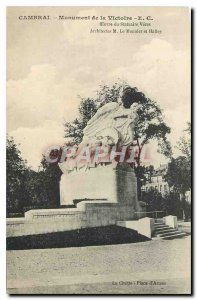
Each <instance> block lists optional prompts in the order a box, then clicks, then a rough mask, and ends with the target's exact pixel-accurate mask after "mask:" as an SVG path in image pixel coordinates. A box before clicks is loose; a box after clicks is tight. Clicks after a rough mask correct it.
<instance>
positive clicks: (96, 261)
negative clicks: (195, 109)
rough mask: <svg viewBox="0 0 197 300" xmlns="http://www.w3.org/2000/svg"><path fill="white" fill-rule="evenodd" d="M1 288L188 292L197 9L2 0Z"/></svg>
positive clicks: (11, 291) (99, 292)
mask: <svg viewBox="0 0 197 300" xmlns="http://www.w3.org/2000/svg"><path fill="white" fill-rule="evenodd" d="M6 216H7V220H6V227H7V292H8V293H9V294H80V295H83V294H91V295H103V294H108V295H110V294H113V295H117V294H118V295H121V294H122V295H132V294H136V295H142V294H143V295H160V294H161V295H169V294H172V295H177V294H179V295H180V294H191V11H190V9H189V8H187V7H68V6H67V7H55V6H54V7H46V6H45V7H22V6H19V7H7V211H6Z"/></svg>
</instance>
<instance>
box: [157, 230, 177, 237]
mask: <svg viewBox="0 0 197 300" xmlns="http://www.w3.org/2000/svg"><path fill="white" fill-rule="evenodd" d="M176 233H180V231H178V230H176V229H174V230H169V231H167V232H164V233H161V234H159V236H160V237H164V236H169V235H173V234H176Z"/></svg>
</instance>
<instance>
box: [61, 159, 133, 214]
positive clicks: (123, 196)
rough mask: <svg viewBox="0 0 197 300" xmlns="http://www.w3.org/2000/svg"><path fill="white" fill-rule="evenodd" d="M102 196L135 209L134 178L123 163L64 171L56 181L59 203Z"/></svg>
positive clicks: (129, 168) (128, 167)
mask: <svg viewBox="0 0 197 300" xmlns="http://www.w3.org/2000/svg"><path fill="white" fill-rule="evenodd" d="M85 199H86V200H99V199H102V200H103V199H105V200H107V201H110V202H111V203H119V204H120V205H122V206H125V205H126V206H130V207H133V209H135V210H136V208H137V180H136V176H135V173H134V170H133V169H132V168H131V167H130V166H129V165H128V164H126V163H119V164H118V165H117V166H114V165H113V164H109V165H98V166H97V167H95V168H90V169H85V168H83V169H80V170H74V171H72V172H70V173H64V174H63V175H62V177H61V181H60V204H61V205H70V204H73V200H85Z"/></svg>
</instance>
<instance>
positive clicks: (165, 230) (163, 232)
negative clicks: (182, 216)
mask: <svg viewBox="0 0 197 300" xmlns="http://www.w3.org/2000/svg"><path fill="white" fill-rule="evenodd" d="M174 231H177V230H176V229H174V228H168V229H163V230H156V231H155V234H156V235H162V234H165V233H168V232H174Z"/></svg>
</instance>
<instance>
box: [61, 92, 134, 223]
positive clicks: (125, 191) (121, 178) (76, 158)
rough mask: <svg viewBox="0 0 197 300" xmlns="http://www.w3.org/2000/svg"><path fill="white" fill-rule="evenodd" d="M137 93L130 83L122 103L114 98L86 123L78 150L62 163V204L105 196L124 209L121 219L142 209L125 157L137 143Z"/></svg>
mask: <svg viewBox="0 0 197 300" xmlns="http://www.w3.org/2000/svg"><path fill="white" fill-rule="evenodd" d="M138 94H140V93H138V92H136V91H135V89H132V88H130V87H127V88H125V89H124V91H123V94H122V97H121V103H115V102H111V103H107V104H105V105H104V106H102V107H101V108H99V109H98V111H97V113H96V114H95V115H94V116H93V117H92V118H91V119H90V121H89V122H88V123H87V126H86V127H85V129H84V131H83V133H84V137H83V141H82V143H81V144H80V145H79V146H78V147H77V151H76V152H75V154H73V155H72V156H70V157H69V158H68V159H66V160H65V161H64V162H62V163H59V167H60V169H61V170H62V172H63V174H62V177H61V181H60V203H61V205H72V204H73V201H74V200H78V202H79V201H87V202H89V201H92V202H93V203H96V202H99V200H100V201H101V200H102V202H103V201H106V202H107V203H111V204H116V208H117V214H118V210H119V211H120V210H122V209H123V210H124V211H125V216H122V219H125V218H129V219H131V218H133V217H134V213H135V211H139V209H140V207H139V204H138V201H137V181H136V176H135V173H134V170H133V168H132V167H131V165H130V163H129V162H128V161H129V160H128V159H126V158H125V157H126V153H127V149H129V147H130V146H131V145H133V143H134V127H135V123H136V121H137V118H138V116H137V107H138V104H137V102H138V99H139V95H138ZM137 96H138V97H137ZM71 144H72V141H71ZM73 146H74V145H73ZM75 147H76V145H75Z"/></svg>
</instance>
